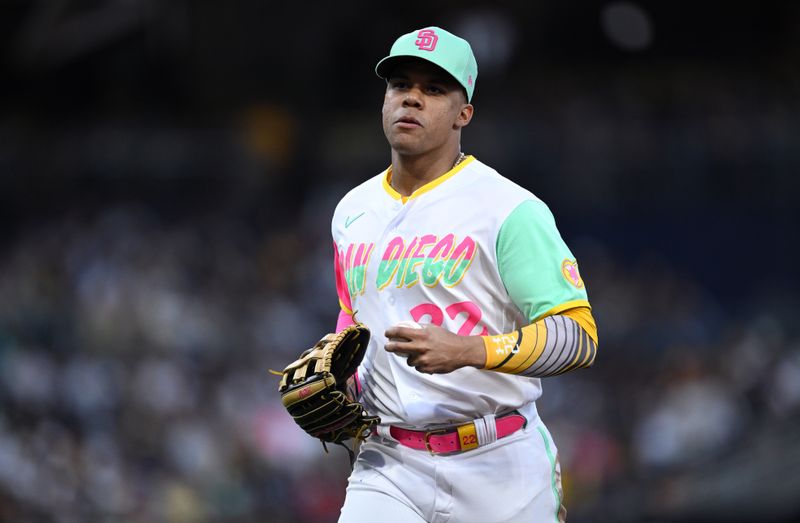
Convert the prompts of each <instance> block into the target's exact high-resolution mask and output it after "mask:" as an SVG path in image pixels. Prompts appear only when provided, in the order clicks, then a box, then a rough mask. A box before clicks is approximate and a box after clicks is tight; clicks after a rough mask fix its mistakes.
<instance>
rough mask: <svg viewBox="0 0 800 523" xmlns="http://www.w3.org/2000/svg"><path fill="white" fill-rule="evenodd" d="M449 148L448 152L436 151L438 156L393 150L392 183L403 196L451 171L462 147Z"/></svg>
mask: <svg viewBox="0 0 800 523" xmlns="http://www.w3.org/2000/svg"><path fill="white" fill-rule="evenodd" d="M449 149H453V150H452V151H450V150H449ZM449 149H448V151H447V153H442V152H440V151H436V156H433V157H432V154H431V153H429V154H421V155H414V156H410V155H402V154H400V153H398V152H397V151H392V180H391V184H392V187H393V188H394V190H395V191H397V192H398V193H400V194H402V195H403V196H409V195H411V193H413V192H414V191H416V190H417V189H419V188H420V187H422V186H423V185H425V184H427V183H430V182H432V181H433V180H435V179H436V178H438V177H440V176H442V175H443V174H445V173H447V172H448V171H450V170H451V169H452V168H453V167H455V164H456V162H457V160H458V159H459V156H460V149H459V148H449Z"/></svg>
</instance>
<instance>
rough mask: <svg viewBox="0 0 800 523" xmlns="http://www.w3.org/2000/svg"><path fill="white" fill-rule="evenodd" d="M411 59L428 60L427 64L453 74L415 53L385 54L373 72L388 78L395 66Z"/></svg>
mask: <svg viewBox="0 0 800 523" xmlns="http://www.w3.org/2000/svg"><path fill="white" fill-rule="evenodd" d="M412 60H421V61H423V62H428V63H429V64H433V65H435V66H436V67H438V68H439V69H441V70H442V71H444V72H446V73H447V74H449V75H450V76H453V75H452V74H450V72H448V71H447V70H445V69H444V68H443V67H442V66H440V65H439V64H437V63H434V62H432V61H431V60H426V59H425V58H423V57H421V56H418V55H415V54H398V55H394V56H387V57H386V58H384V59H383V60H381V61H380V62H378V65H376V66H375V74H377V75H378V76H380V77H381V78H383V79H388V78H389V75H390V74H392V71H393V70H394V68H395V67H397V66H398V65H400V64H401V63H404V62H410V61H412ZM454 79H455V78H454ZM456 81H458V80H456Z"/></svg>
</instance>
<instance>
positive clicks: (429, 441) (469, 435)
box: [389, 411, 527, 454]
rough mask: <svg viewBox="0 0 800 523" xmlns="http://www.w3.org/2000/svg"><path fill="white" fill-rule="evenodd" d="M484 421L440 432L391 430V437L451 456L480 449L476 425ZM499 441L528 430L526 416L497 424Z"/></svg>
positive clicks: (507, 418)
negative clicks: (454, 453) (525, 427)
mask: <svg viewBox="0 0 800 523" xmlns="http://www.w3.org/2000/svg"><path fill="white" fill-rule="evenodd" d="M482 421H483V420H476V421H471V422H469V423H464V424H462V425H456V426H455V427H448V428H444V429H438V430H429V431H425V430H410V429H402V428H400V427H395V426H392V427H390V428H389V433H390V434H391V435H392V438H394V439H396V440H397V441H398V442H399V443H401V444H403V445H405V446H406V447H410V448H412V449H418V450H427V451H429V452H430V453H431V454H448V453H451V452H460V451H466V450H472V449H476V448H478V447H479V446H480V445H481V443H482V442H480V441H478V437H477V435H476V432H477V431H476V427H475V423H481V422H482ZM494 423H495V427H496V431H497V439H500V438H504V437H506V436H509V435H511V434H513V433H515V432H516V431H518V430H519V429H521V428H522V427H524V426H525V424H526V423H527V420H526V419H525V416H523V415H522V414H520V413H518V412H517V411H514V412H512V413H511V414H507V415H505V416H503V417H501V418H496V419H495V420H494Z"/></svg>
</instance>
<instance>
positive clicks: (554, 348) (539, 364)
mask: <svg viewBox="0 0 800 523" xmlns="http://www.w3.org/2000/svg"><path fill="white" fill-rule="evenodd" d="M483 342H484V346H485V349H486V363H485V365H484V368H485V369H487V370H493V371H498V372H506V373H510V374H519V375H522V376H530V377H546V376H554V375H556V374H562V373H564V372H568V371H570V370H574V369H579V368H585V367H590V366H591V365H592V364H593V363H594V358H595V354H596V352H597V329H596V327H595V323H594V319H593V318H592V315H591V313H590V312H589V309H588V308H585V307H580V308H576V309H572V310H570V311H565V312H564V313H562V314H558V315H554V316H548V317H547V318H544V319H541V320H539V321H537V322H535V323H532V324H530V325H527V326H526V327H523V328H521V329H519V330H517V331H516V332H512V333H508V334H503V335H499V336H484V337H483Z"/></svg>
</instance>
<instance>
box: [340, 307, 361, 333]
mask: <svg viewBox="0 0 800 523" xmlns="http://www.w3.org/2000/svg"><path fill="white" fill-rule="evenodd" d="M355 324H356V322H355V321H353V317H352V316H351V315H350V314H348V313H347V311H344V310H341V311H339V319H338V320H336V332H342V331H343V330H344V329H346V328H347V327H349V326H350V325H355Z"/></svg>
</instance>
